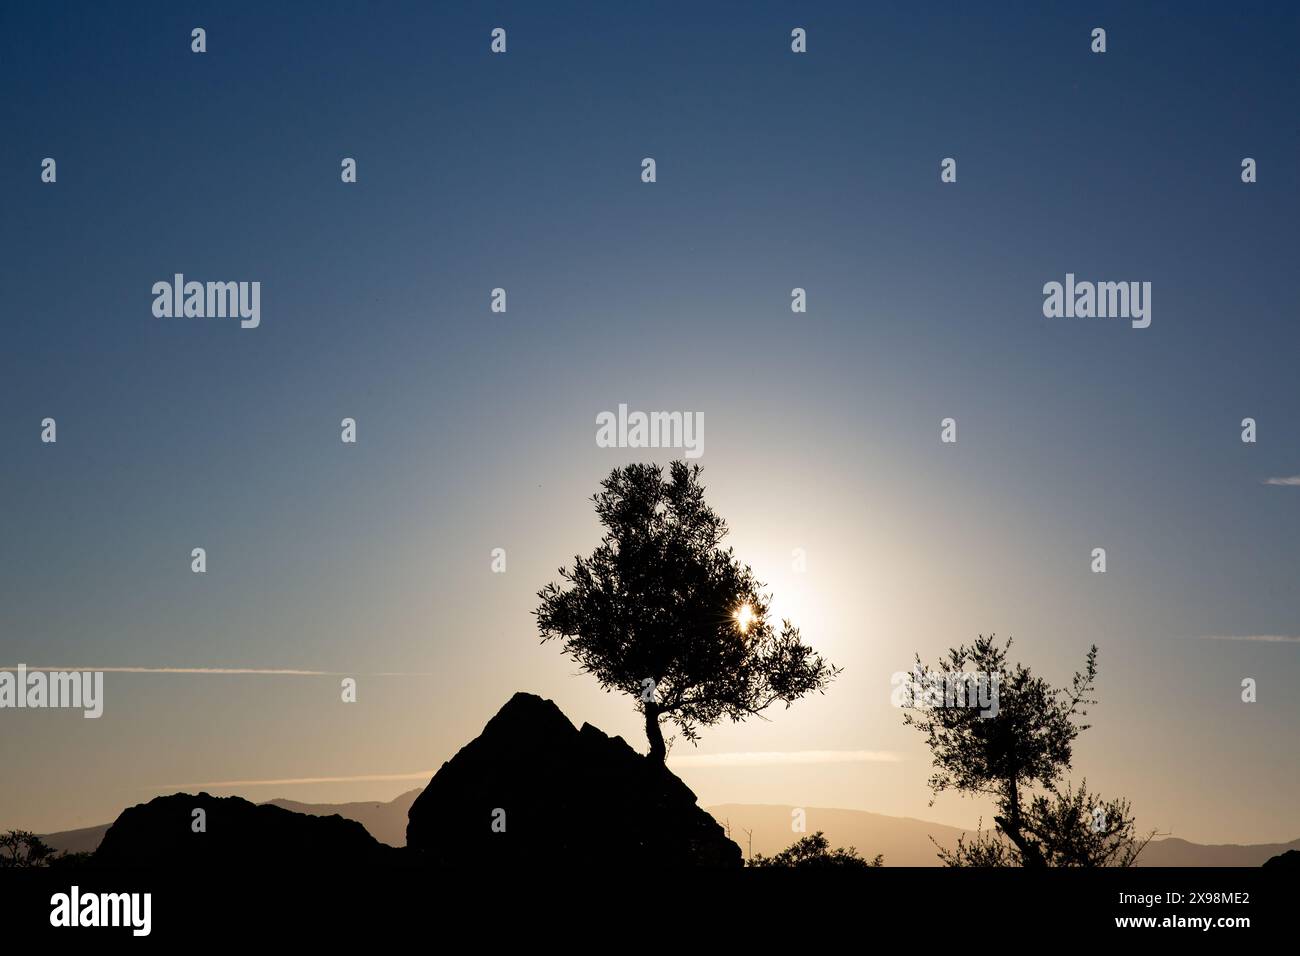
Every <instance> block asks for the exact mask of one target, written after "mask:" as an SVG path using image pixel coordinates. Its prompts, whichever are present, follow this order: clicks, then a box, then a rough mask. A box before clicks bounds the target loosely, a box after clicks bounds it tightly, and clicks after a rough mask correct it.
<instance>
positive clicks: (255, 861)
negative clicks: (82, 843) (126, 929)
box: [94, 793, 399, 867]
mask: <svg viewBox="0 0 1300 956" xmlns="http://www.w3.org/2000/svg"><path fill="white" fill-rule="evenodd" d="M196 809H202V810H203V811H204V812H205V814H206V820H205V825H206V832H202V833H196V832H194V828H193V824H194V819H195V818H194V811H195V810H196ZM398 853H399V851H398V850H395V849H393V848H392V847H389V846H385V845H383V844H381V843H380V842H379V841H378V840H376V839H375V838H374V837H372V836H371V835H370V834H369V833H367V832H366V828H365V827H363V826H362V825H361V824H360V823H357V822H356V821H355V820H346V819H344V818H343V817H341V816H339V815H338V814H334V815H332V816H328V817H322V816H309V815H307V814H304V813H294V812H292V811H290V810H285V809H282V808H280V807H277V806H272V805H270V804H260V805H259V804H255V803H250V802H249V801H247V800H244V799H243V798H242V797H214V796H212V795H211V794H207V793H199V794H189V793H174V794H171V795H170V796H166V797H156V798H154V799H153V800H150V801H149V802H148V803H142V804H137V805H136V806H134V807H129V808H127V809H126V810H123V811H122V813H121V815H119V816H118V818H117V820H116V821H114V822H113V824H112V825H111V826H109V828H108V831H107V832H106V833H105V834H104V838H103V840H102V841H101V842H100V844H99V849H97V850H96V851H95V856H94V862H95V863H96V864H97V865H98V864H104V865H109V866H154V865H164V866H181V867H186V866H203V867H207V866H214V867H231V866H239V867H262V866H268V865H293V864H295V863H298V862H301V861H308V862H311V863H316V864H331V865H340V866H348V865H352V864H358V863H361V864H365V863H389V862H392V861H393V858H394V855H395V854H398Z"/></svg>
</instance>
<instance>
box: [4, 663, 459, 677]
mask: <svg viewBox="0 0 1300 956" xmlns="http://www.w3.org/2000/svg"><path fill="white" fill-rule="evenodd" d="M18 666H19V665H17V664H11V665H10V666H8V667H0V670H9V671H12V670H16V669H17V668H18ZM25 666H26V668H27V670H29V671H101V672H103V673H105V674H223V675H234V676H241V675H246V674H262V675H269V676H273V677H434V676H436V675H435V674H434V673H433V672H432V671H380V672H378V673H373V674H365V673H360V672H358V671H309V670H299V669H296V668H290V667H45V666H38V665H36V664H27V665H25Z"/></svg>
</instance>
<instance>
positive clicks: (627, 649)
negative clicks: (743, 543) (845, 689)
mask: <svg viewBox="0 0 1300 956" xmlns="http://www.w3.org/2000/svg"><path fill="white" fill-rule="evenodd" d="M699 475H700V468H699V466H698V465H695V466H689V467H688V466H687V465H686V464H685V463H684V462H680V461H675V462H673V463H672V464H671V465H670V466H669V469H668V476H667V478H665V476H664V473H663V469H662V468H660V467H659V466H657V465H651V464H633V465H628V466H627V467H626V468H615V469H614V470H613V471H612V472H610V474H609V477H607V478H606V479H605V480H604V481H603V482H602V489H603V490H602V491H600V492H599V493H597V494H596V495H594V496H593V499H592V500H593V501H594V503H595V506H596V514H597V516H598V517H599V518H600V523H601V524H602V525H603V526H604V528H605V535H604V537H603V539H602V540H601V543H600V546H599V547H597V548H596V550H595V551H594V552H593V553H592V554H591V556H590V557H588V558H582V557H575V558H574V562H573V568H572V570H566V569H565V568H563V567H562V568H560V570H559V573H560V577H561V578H562V579H563V580H564V582H565V583H566V584H567V585H568V587H567V588H566V589H561V588H560V586H559V585H558V584H555V583H551V584H548V585H547V586H546V587H545V588H543V589H542V590H541V591H539V592H538V597H539V598H541V605H540V606H539V607H538V608H537V610H536V612H535V613H536V615H537V623H538V627H539V629H540V631H541V634H542V640H543V641H549V640H553V639H559V640H561V641H562V642H563V644H562V647H563V650H564V652H565V653H566V654H568V655H569V656H570V657H572V658H573V659H574V660H575V661H577V663H578V664H579V666H580V667H581V668H582V670H584V671H587V672H589V673H591V674H593V675H594V676H595V677H596V679H597V680H598V681H600V685H601V687H603V688H605V690H607V691H609V690H618V691H621V692H623V693H625V694H628V695H631V696H632V697H634V698H635V699H636V700H637V704H638V708H639V709H640V710H641V712H642V714H643V715H644V717H645V729H646V737H647V738H648V740H649V742H650V757H651V759H653V760H656V761H658V762H660V763H662V762H663V760H664V757H665V755H666V753H667V748H666V746H665V744H664V737H663V731H662V730H661V728H660V722H661V721H664V720H670V721H672V722H673V723H674V724H676V725H677V727H678V729H679V730H680V731H681V733H682V735H683V736H684V737H685V738H686V739H687V740H691V741H694V740H697V739H698V733H697V728H698V727H700V726H701V725H703V726H707V725H710V724H715V723H717V722H718V721H720V720H722V719H723V718H724V717H727V718H730V719H731V720H733V721H739V720H743V719H744V718H746V717H749V716H751V715H754V714H759V713H760V712H761V711H762V710H764V709H765V708H767V707H769V706H770V705H771V704H773V703H776V702H777V701H782V702H784V703H785V704H786V706H789V705H790V703H791V702H793V701H795V700H797V699H798V698H800V697H803V696H804V695H806V694H809V693H812V692H813V691H818V692H821V691H823V690H824V689H825V687H826V685H827V684H829V683H830V681H831V680H832V679H833V678H834V677H835V676H836V675H837V674H838V673H839V669H838V668H836V667H834V666H832V665H830V664H828V663H826V662H825V661H824V660H822V658H821V657H820V656H819V655H818V654H816V653H814V652H813V650H812V649H811V648H809V647H808V646H807V645H806V644H804V643H803V642H802V641H801V640H800V637H799V630H798V628H796V627H794V625H792V624H791V623H790V622H789V621H784V622H783V623H782V626H781V629H780V630H779V631H778V630H776V629H774V628H773V627H772V626H771V624H770V623H769V622H768V620H767V616H768V598H767V597H765V596H764V595H763V594H761V593H760V592H761V591H762V589H763V585H762V584H761V583H760V582H759V581H757V580H755V578H754V575H753V572H752V571H751V570H750V568H749V566H748V565H744V564H741V563H740V562H739V561H738V560H737V559H736V557H735V555H734V553H733V552H732V550H731V549H730V548H727V549H725V550H724V549H723V548H722V547H721V542H722V539H723V538H724V537H725V536H726V534H727V525H726V522H724V521H723V520H722V519H721V518H720V517H718V515H717V514H715V513H714V511H713V510H712V509H711V508H709V506H708V505H706V504H705V503H704V488H703V487H702V486H701V485H700V481H699Z"/></svg>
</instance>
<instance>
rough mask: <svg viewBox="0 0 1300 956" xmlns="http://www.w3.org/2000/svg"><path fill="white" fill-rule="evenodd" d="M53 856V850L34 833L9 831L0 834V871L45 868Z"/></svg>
mask: <svg viewBox="0 0 1300 956" xmlns="http://www.w3.org/2000/svg"><path fill="white" fill-rule="evenodd" d="M53 856H54V848H53V847H51V846H48V845H46V843H45V841H43V840H42V839H41V838H40V837H38V836H37V835H36V834H35V833H31V832H29V831H27V830H10V831H9V832H8V833H3V834H0V869H16V868H19V867H22V868H26V867H36V866H46V865H48V864H49V862H50V860H51V859H52V858H53Z"/></svg>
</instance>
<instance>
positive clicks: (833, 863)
mask: <svg viewBox="0 0 1300 956" xmlns="http://www.w3.org/2000/svg"><path fill="white" fill-rule="evenodd" d="M884 862H885V858H884V857H883V856H881V855H879V854H877V855H876V858H875V859H873V860H866V859H863V857H862V856H861V854H859V853H858V850H857V847H852V846H851V847H849V848H848V849H847V850H846V849H844V848H843V847H838V848H837V849H834V850H832V849H831V848H830V841H829V840H827V839H826V835H825V834H824V833H822V831H821V830H818V831H817V832H816V833H812V834H809V835H808V836H806V837H803V838H802V839H800V840H796V841H795V842H794V843H792V844H790V846H788V847H786V848H785V849H784V850H782V851H781V852H780V853H778V854H776V855H775V856H763V854H761V853H758V854H755V855H754V858H753V859H751V860H750V861H749V865H750V866H766V867H793V868H797V869H819V870H823V869H824V870H829V869H843V870H868V869H871V867H873V866H883V865H884Z"/></svg>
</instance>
